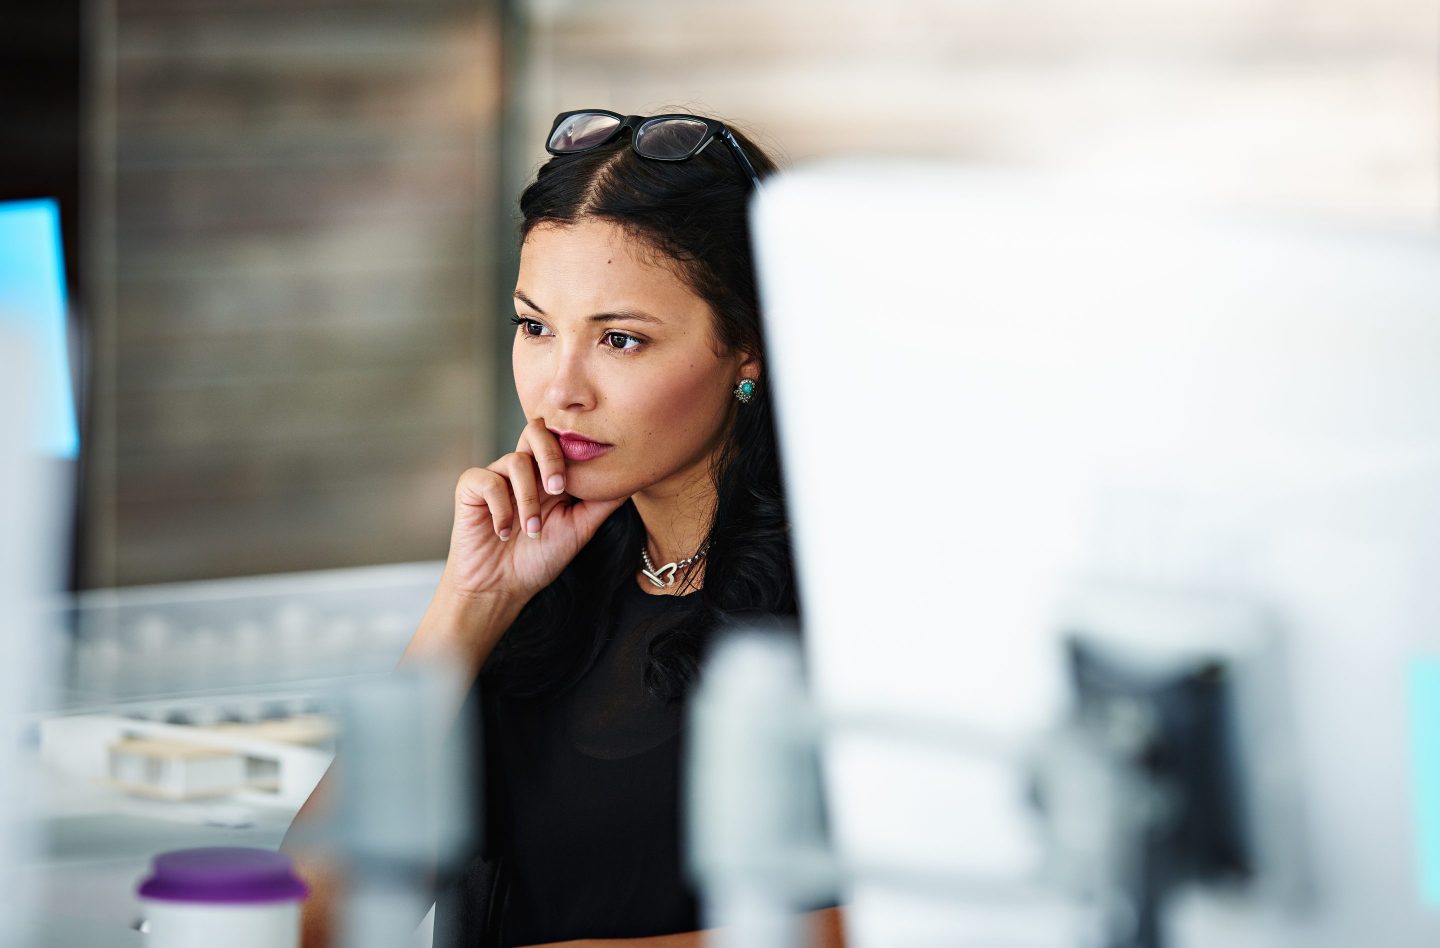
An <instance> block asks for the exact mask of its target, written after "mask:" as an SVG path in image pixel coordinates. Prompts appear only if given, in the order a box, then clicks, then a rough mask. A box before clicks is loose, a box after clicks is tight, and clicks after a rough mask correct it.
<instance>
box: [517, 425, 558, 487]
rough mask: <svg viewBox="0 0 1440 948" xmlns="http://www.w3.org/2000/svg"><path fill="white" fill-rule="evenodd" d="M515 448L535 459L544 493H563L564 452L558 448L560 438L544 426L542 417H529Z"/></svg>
mask: <svg viewBox="0 0 1440 948" xmlns="http://www.w3.org/2000/svg"><path fill="white" fill-rule="evenodd" d="M515 450H516V451H521V452H524V453H526V454H529V455H530V456H531V457H533V458H534V459H535V466H536V467H538V468H539V469H540V483H541V484H542V485H544V489H545V493H547V494H550V495H552V496H555V497H558V496H560V495H561V494H563V493H565V452H564V451H562V450H560V439H559V438H556V437H555V436H554V435H553V434H551V433H550V429H549V428H546V427H545V421H544V419H541V418H532V419H530V422H529V424H527V425H526V426H525V430H524V431H522V432H520V440H519V441H518V442H517V443H516V444H515Z"/></svg>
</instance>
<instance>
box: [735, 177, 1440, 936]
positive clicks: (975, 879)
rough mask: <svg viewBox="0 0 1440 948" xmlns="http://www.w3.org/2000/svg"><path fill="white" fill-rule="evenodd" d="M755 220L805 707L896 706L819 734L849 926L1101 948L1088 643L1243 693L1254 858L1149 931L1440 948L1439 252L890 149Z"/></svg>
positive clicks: (1241, 784) (857, 712)
mask: <svg viewBox="0 0 1440 948" xmlns="http://www.w3.org/2000/svg"><path fill="white" fill-rule="evenodd" d="M754 233H755V238H756V241H757V259H758V265H759V268H760V277H761V289H762V302H763V306H764V311H765V318H766V333H767V344H768V349H769V353H768V357H769V366H768V371H767V376H768V379H769V384H770V385H771V386H772V391H774V393H775V397H776V400H777V405H778V412H779V415H778V422H779V428H780V436H781V449H782V457H783V462H784V469H785V472H786V478H787V486H788V491H789V498H790V504H791V513H792V520H793V527H794V536H795V539H796V544H797V557H798V570H799V580H800V588H801V593H802V610H803V615H804V625H805V634H806V642H807V648H808V660H809V663H810V673H811V681H812V683H813V688H814V691H815V697H816V698H817V700H818V702H819V704H820V707H821V708H822V710H823V712H824V713H825V715H826V716H827V718H828V719H830V720H833V721H844V720H852V721H861V722H863V721H871V722H887V721H888V722H890V724H889V725H886V726H869V727H864V728H854V729H851V730H847V729H846V728H844V727H842V726H838V725H837V726H836V727H835V728H834V729H833V730H832V731H831V732H830V734H829V736H828V737H827V739H826V745H825V757H826V760H825V765H826V782H827V790H828V792H829V795H830V812H831V820H832V826H833V828H834V832H835V837H836V840H835V841H836V844H837V847H838V850H839V855H840V857H841V859H842V862H844V863H846V864H848V865H849V866H851V867H852V871H853V879H854V881H853V884H852V886H851V888H850V892H849V900H848V901H849V904H850V912H849V915H848V919H849V923H850V926H851V935H852V937H853V938H854V941H855V944H857V945H860V946H862V948H863V946H878V945H890V944H907V945H941V944H947V945H948V944H969V943H976V944H981V943H984V944H994V943H1004V944H1007V945H1011V944H1013V945H1029V944H1036V945H1039V944H1045V945H1057V944H1072V945H1078V944H1083V943H1086V942H1085V941H1084V938H1085V937H1086V936H1085V933H1084V932H1083V931H1082V930H1083V928H1084V926H1085V924H1086V919H1087V918H1089V916H1088V915H1087V914H1085V913H1084V912H1078V911H1076V910H1075V908H1076V907H1075V905H1074V904H1073V900H1070V899H1068V898H1067V897H1066V896H1065V894H1064V893H1063V892H1061V891H1059V890H1058V889H1056V888H1054V887H1050V886H1049V885H1047V882H1046V880H1047V879H1049V878H1053V877H1052V876H1047V875H1045V873H1044V872H1043V871H1042V870H1043V869H1044V867H1045V866H1046V864H1047V858H1048V855H1049V854H1051V850H1052V849H1053V846H1052V843H1053V839H1051V838H1050V837H1049V836H1048V835H1047V833H1048V832H1049V829H1047V826H1046V824H1045V823H1044V821H1042V820H1039V819H1037V817H1036V811H1035V809H1034V808H1033V806H1032V801H1031V800H1030V799H1029V797H1030V795H1031V794H1030V791H1031V790H1032V789H1033V782H1032V778H1033V777H1034V773H1035V771H1034V768H1033V767H1032V766H1031V765H1030V764H1031V762H1033V760H1034V759H1035V754H1036V751H1037V748H1041V747H1043V746H1044V744H1045V741H1044V739H1043V738H1044V736H1045V735H1047V734H1053V733H1054V729H1055V727H1056V726H1057V724H1058V723H1060V722H1064V721H1065V720H1067V719H1070V718H1073V715H1074V711H1073V708H1074V707H1075V706H1076V705H1077V702H1079V701H1080V699H1081V698H1083V695H1082V694H1080V692H1081V691H1082V690H1083V688H1082V685H1084V683H1085V681H1086V677H1085V676H1086V674H1088V672H1087V670H1086V669H1087V668H1088V667H1089V666H1086V665H1085V663H1084V662H1080V663H1079V664H1078V665H1077V650H1076V647H1075V646H1076V639H1075V637H1074V633H1075V632H1076V630H1077V629H1080V630H1082V631H1085V632H1086V633H1088V634H1090V638H1091V640H1092V641H1091V642H1090V644H1094V642H1095V641H1098V642H1100V643H1101V644H1102V645H1103V646H1105V647H1107V648H1111V649H1112V650H1118V651H1119V652H1123V653H1125V654H1126V655H1127V656H1128V659H1129V660H1130V662H1131V664H1132V665H1134V666H1136V667H1144V666H1145V665H1146V663H1150V665H1151V666H1152V667H1159V666H1161V665H1163V664H1164V663H1165V662H1171V661H1174V660H1175V659H1176V657H1177V656H1179V655H1182V654H1192V655H1197V654H1201V655H1203V654H1209V655H1214V656H1220V657H1221V659H1222V660H1223V662H1225V663H1228V665H1227V667H1229V668H1232V669H1239V670H1241V672H1242V673H1241V674H1239V675H1237V678H1238V679H1243V681H1242V682H1241V686H1237V687H1236V688H1235V689H1234V691H1233V694H1232V695H1231V700H1232V701H1233V703H1234V704H1235V707H1234V708H1233V709H1232V710H1233V711H1234V714H1233V715H1232V718H1233V721H1234V722H1235V723H1234V725H1233V727H1232V728H1231V729H1230V732H1229V736H1228V738H1227V739H1228V740H1232V741H1233V745H1227V747H1228V749H1227V751H1226V753H1227V754H1228V755H1229V756H1230V757H1231V758H1233V763H1234V766H1235V773H1234V781H1235V782H1236V785H1237V786H1236V787H1235V799H1236V803H1235V806H1236V808H1237V809H1238V810H1243V812H1239V813H1237V815H1236V818H1237V820H1238V821H1239V823H1240V824H1243V827H1244V832H1245V834H1246V843H1247V850H1248V853H1249V855H1248V856H1247V859H1246V862H1247V866H1246V867H1245V871H1244V872H1242V873H1239V874H1237V875H1236V876H1235V877H1233V878H1231V879H1230V880H1229V881H1228V882H1227V883H1225V884H1220V883H1214V884H1205V883H1194V884H1190V885H1187V886H1185V887H1183V888H1180V889H1177V891H1176V892H1174V893H1172V895H1171V897H1170V898H1168V899H1167V901H1166V903H1165V915H1164V917H1163V918H1162V919H1161V920H1160V921H1161V927H1162V928H1163V933H1164V935H1165V944H1167V945H1170V946H1181V948H1186V946H1197V945H1213V944H1225V945H1227V946H1230V948H1235V946H1252V945H1253V946H1260V945H1265V946H1267V948H1269V946H1277V948H1289V946H1293V948H1301V946H1303V948H1342V946H1353V945H1356V944H1384V945H1387V946H1396V948H1401V946H1412V945H1413V946H1419V945H1433V944H1437V943H1440V583H1437V582H1436V581H1435V576H1436V575H1437V568H1440V266H1437V261H1440V239H1437V238H1436V237H1435V236H1434V235H1432V234H1384V233H1374V232H1368V233H1367V232H1361V231H1359V230H1358V229H1353V228H1345V227H1341V226H1339V225H1330V226H1325V225H1321V224H1317V223H1315V222H1306V221H1296V220H1281V219H1271V220H1262V219H1260V218H1258V217H1257V216H1256V215H1253V214H1252V215H1249V216H1248V217H1242V216H1239V215H1230V216H1226V215H1222V214H1219V213H1217V212H1213V211H1209V212H1207V211H1203V210H1200V209H1196V208H1193V207H1192V208H1189V209H1185V208H1181V207H1180V206H1179V205H1178V204H1177V205H1176V206H1174V207H1173V208H1171V209H1169V210H1167V209H1166V207H1165V202H1163V201H1158V200H1153V199H1146V198H1144V197H1135V198H1127V197H1124V196H1117V195H1113V194H1112V195H1108V196H1101V195H1097V194H1093V193H1091V194H1084V193H1080V192H1079V191H1077V190H1075V189H1074V188H1072V187H1067V186H1065V185H1063V184H1060V183H1056V182H1046V181H1045V180H1043V179H1040V178H1036V177H1028V176H1006V175H1001V174H982V173H977V172H973V171H965V170H960V169H956V168H952V167H948V166H939V165H932V164H907V163H837V164H830V165H823V166H816V167H812V168H808V169H802V170H799V171H796V172H792V173H788V174H786V175H784V176H782V177H780V178H778V179H776V180H775V181H774V182H769V183H767V185H766V187H765V189H764V190H763V192H762V193H761V194H759V195H758V197H757V201H756V205H755V208H754ZM1138 601H1143V602H1144V603H1146V605H1145V606H1144V607H1143V608H1140V609H1135V608H1131V606H1132V605H1133V604H1134V603H1135V602H1138ZM1197 604H1198V605H1197ZM1137 617H1138V618H1137ZM1077 669H1078V672H1077ZM1092 684H1093V682H1092ZM1087 687H1088V686H1087ZM1138 720H1139V721H1140V724H1143V723H1144V720H1143V719H1138ZM907 722H908V724H907ZM1119 723H1121V724H1123V723H1125V722H1124V721H1123V716H1122V719H1121V720H1120V721H1119ZM1129 723H1130V724H1131V725H1134V726H1136V727H1139V724H1137V723H1136V721H1131V722H1129ZM907 730H908V732H909V733H908V735H907V733H906V732H907ZM947 734H948V735H950V737H948V738H946V737H943V736H937V735H947ZM917 735H919V736H918V737H917ZM927 735H928V736H927ZM1113 815H1114V814H1108V815H1107V814H1101V813H1099V812H1098V811H1096V812H1092V811H1089V810H1086V809H1085V808H1084V807H1081V808H1080V809H1079V810H1078V811H1076V812H1074V813H1072V814H1071V816H1072V817H1073V818H1074V819H1075V820H1076V821H1078V823H1079V824H1081V829H1082V830H1083V829H1084V825H1083V824H1084V823H1085V822H1086V821H1087V820H1088V821H1093V822H1096V823H1098V822H1099V821H1100V820H1101V819H1102V818H1107V819H1108V818H1110V817H1111V816H1113ZM1050 828H1052V829H1053V826H1052V827H1050ZM1101 844H1103V840H1102V841H1100V843H1097V845H1101ZM887 867H888V868H887ZM927 877H929V878H932V879H934V880H936V885H933V886H929V887H926V886H924V885H919V884H913V883H915V881H916V880H919V879H923V878H927ZM896 880H909V883H907V884H897V881H896ZM1089 934H1090V935H1091V936H1093V934H1094V933H1093V932H1091V933H1089ZM1091 943H1093V940H1092V942H1091Z"/></svg>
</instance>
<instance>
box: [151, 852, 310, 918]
mask: <svg viewBox="0 0 1440 948" xmlns="http://www.w3.org/2000/svg"><path fill="white" fill-rule="evenodd" d="M309 894H310V887H309V886H307V885H306V884H305V883H304V882H302V881H300V878H299V877H298V876H296V875H295V871H294V869H293V868H292V867H291V864H290V857H289V856H287V855H285V854H284V853H279V852H275V851H274V850H270V849H247V848H244V847H241V846H214V847H210V848H206V849H177V850H176V851H174V852H169V853H161V854H160V855H158V856H156V857H155V869H154V872H153V873H152V874H151V876H150V878H148V879H146V880H145V881H144V882H143V883H141V885H140V897H141V898H142V899H157V900H160V901H163V902H194V903H209V904H225V905H255V904H260V903H264V902H289V901H296V900H300V899H303V898H305V897H306V896H307V895H309Z"/></svg>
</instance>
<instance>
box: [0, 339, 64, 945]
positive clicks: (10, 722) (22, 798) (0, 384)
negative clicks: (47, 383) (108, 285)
mask: <svg viewBox="0 0 1440 948" xmlns="http://www.w3.org/2000/svg"><path fill="white" fill-rule="evenodd" d="M41 351H42V350H41V348H40V346H38V345H37V344H36V334H35V333H33V332H30V331H27V330H24V329H19V330H17V329H16V328H15V327H14V326H7V325H6V324H5V322H4V320H3V319H0V946H10V945H14V946H16V948H19V946H22V945H25V946H28V945H30V944H32V943H33V942H32V940H31V932H30V927H29V925H30V922H29V920H28V909H29V904H30V903H29V899H28V893H27V892H26V891H24V889H23V887H22V886H21V885H20V884H19V881H18V879H19V876H20V868H21V866H22V865H24V864H25V862H26V861H27V860H28V859H29V857H30V855H31V853H32V852H33V851H34V849H35V846H36V840H35V838H34V824H33V821H32V820H30V819H29V815H30V814H29V813H28V812H27V810H26V803H27V796H28V789H29V788H28V785H27V783H26V780H27V778H28V775H29V768H28V767H26V766H24V765H23V763H22V760H23V753H22V750H21V746H20V740H21V736H22V733H23V728H22V721H23V720H24V717H25V713H26V712H27V711H29V710H30V709H31V708H32V707H34V706H35V704H36V703H37V702H41V701H45V700H47V699H48V694H47V686H48V685H49V684H50V678H51V676H50V675H49V674H48V672H49V663H48V662H47V660H46V659H47V657H48V655H47V650H46V649H45V648H43V643H42V642H41V629H42V624H41V622H40V617H41V610H42V608H44V607H46V606H47V605H49V603H48V602H47V600H48V599H49V598H51V597H53V596H54V595H56V593H57V592H58V589H59V580H60V573H59V568H58V567H59V550H58V547H59V544H58V543H57V542H56V538H57V537H58V536H59V533H60V531H59V529H58V524H59V522H60V517H59V516H58V515H59V513H60V510H59V506H58V500H59V497H60V493H59V492H58V491H57V490H56V489H55V488H56V484H55V483H54V481H53V479H51V478H46V477H45V476H44V474H45V472H46V471H47V470H48V468H47V467H46V465H45V463H44V462H45V459H44V458H43V456H42V452H41V450H40V448H39V443H40V434H39V429H40V425H39V419H38V418H37V417H36V416H35V414H34V413H33V412H32V411H31V409H32V407H33V406H34V405H35V403H36V401H37V400H38V399H39V397H40V394H39V385H40V382H41V379H42V378H43V376H42V373H41V372H40V371H38V369H39V365H40V362H41V358H40V353H41Z"/></svg>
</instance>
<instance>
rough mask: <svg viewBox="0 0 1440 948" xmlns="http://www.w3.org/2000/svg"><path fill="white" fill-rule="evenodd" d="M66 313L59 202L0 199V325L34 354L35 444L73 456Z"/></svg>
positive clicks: (76, 440) (75, 432) (75, 437)
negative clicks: (39, 440)
mask: <svg viewBox="0 0 1440 948" xmlns="http://www.w3.org/2000/svg"><path fill="white" fill-rule="evenodd" d="M67 319H68V312H67V308H66V299H65V263H64V259H63V251H62V249H61V243H60V208H59V205H58V204H57V203H56V202H55V201H53V200H50V199H48V198H46V199H41V200H34V201H0V328H4V329H7V330H19V331H20V332H21V333H23V334H25V335H27V336H29V337H30V338H31V340H32V341H33V343H34V351H35V352H37V353H38V354H39V358H40V366H39V368H40V372H39V376H38V378H39V382H40V391H38V392H36V396H35V400H34V404H35V406H36V410H37V411H38V412H39V413H40V428H39V430H40V432H41V438H42V443H41V444H40V445H38V446H37V447H38V448H39V449H40V450H41V451H43V452H44V453H46V454H52V455H57V456H59V457H66V458H75V457H78V456H79V453H80V433H79V429H78V426H77V425H76V421H75V399H74V395H73V390H72V388H71V379H70V358H69V350H68V347H67V343H66V323H67Z"/></svg>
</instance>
